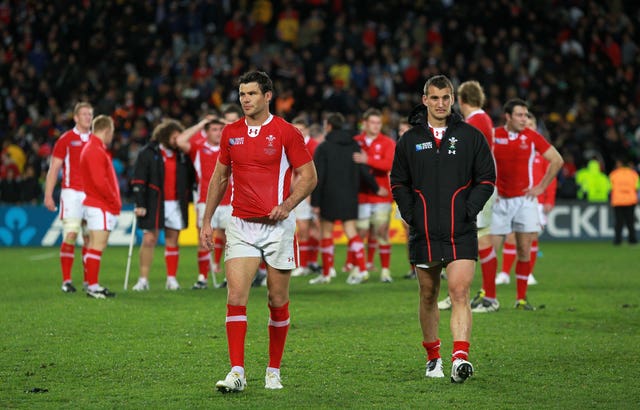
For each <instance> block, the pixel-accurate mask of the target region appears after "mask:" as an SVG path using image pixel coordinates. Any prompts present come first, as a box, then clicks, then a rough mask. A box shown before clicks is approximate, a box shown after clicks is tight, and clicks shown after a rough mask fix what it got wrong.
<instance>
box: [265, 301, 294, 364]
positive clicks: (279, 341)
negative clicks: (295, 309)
mask: <svg viewBox="0 0 640 410" xmlns="http://www.w3.org/2000/svg"><path fill="white" fill-rule="evenodd" d="M269 312H270V315H269V367H273V368H274V369H279V368H280V362H281V361H282V354H283V353H284V344H285V342H286V340H287V332H289V302H287V303H286V304H285V305H284V306H281V307H273V306H269Z"/></svg>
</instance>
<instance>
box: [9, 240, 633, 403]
mask: <svg viewBox="0 0 640 410" xmlns="http://www.w3.org/2000/svg"><path fill="white" fill-rule="evenodd" d="M540 248H541V250H542V251H543V252H544V256H543V257H542V258H540V259H539V263H538V268H537V272H536V277H537V279H538V280H539V281H540V284H539V285H537V286H534V287H531V288H530V291H529V299H530V301H531V303H532V304H534V305H536V306H538V307H541V305H544V307H543V308H541V309H538V310H537V311H536V312H522V311H514V310H513V308H512V307H511V306H512V305H513V303H514V301H515V285H514V284H513V282H514V281H513V280H512V284H511V285H507V286H500V287H498V296H499V299H500V301H501V303H502V309H501V310H500V311H499V312H498V313H495V314H484V315H482V314H474V323H473V335H472V339H471V361H472V362H473V364H474V366H475V370H476V374H475V376H474V377H473V378H471V379H469V380H468V381H467V382H466V383H464V384H462V385H457V384H456V385H454V384H451V383H450V382H449V380H448V378H446V379H441V380H427V379H426V378H425V377H424V360H425V359H424V356H425V355H424V351H423V348H422V346H421V333H420V329H419V326H418V320H417V284H416V282H415V281H413V280H404V279H402V276H403V275H404V273H405V272H406V270H407V266H406V260H405V258H404V256H405V253H404V249H403V248H402V247H399V246H396V247H395V248H394V256H393V268H394V269H393V274H394V276H395V278H396V280H395V282H394V283H392V284H382V283H379V282H377V273H376V272H374V273H373V274H372V278H371V281H370V283H367V284H363V285H359V286H348V285H346V284H345V283H344V279H345V277H344V274H342V275H340V277H339V278H338V279H337V280H334V282H333V283H331V284H329V285H323V286H310V285H308V284H307V280H308V278H294V279H293V280H292V286H291V297H292V302H291V315H292V317H291V330H290V332H289V338H288V343H287V349H286V352H285V357H284V361H283V366H282V375H283V384H284V386H285V388H284V389H283V390H280V391H266V390H265V389H264V388H263V383H264V382H263V377H264V368H265V366H266V360H267V349H268V340H267V329H266V324H267V317H268V311H267V307H266V291H265V289H264V288H260V289H253V290H252V296H251V299H250V304H249V307H248V317H249V328H248V334H247V349H246V369H247V377H248V388H247V390H246V391H245V392H243V393H240V394H229V395H222V394H220V393H218V392H216V391H215V390H214V388H213V385H214V383H215V381H216V380H218V379H220V378H223V377H224V376H225V374H226V373H227V371H228V359H227V347H226V337H225V327H224V316H225V296H226V292H225V291H224V290H213V289H208V290H204V291H191V290H181V291H178V292H168V291H165V290H164V279H163V276H164V274H163V271H164V268H163V265H162V250H161V249H158V251H157V252H156V258H155V259H156V261H155V264H154V271H153V273H152V279H151V286H152V289H151V291H150V292H147V293H134V292H131V291H128V292H123V291H122V283H123V278H124V267H125V261H126V248H109V249H107V250H106V252H105V253H104V258H103V274H102V276H101V282H102V283H103V284H104V285H106V286H108V287H109V288H110V289H112V290H114V291H116V292H118V295H117V297H116V298H115V299H113V300H93V299H89V298H87V297H86V296H85V295H84V293H83V292H78V293H76V294H73V295H67V294H63V293H62V292H61V291H60V288H59V286H60V283H59V282H60V277H59V273H58V271H59V268H58V259H57V255H56V254H57V250H56V249H53V248H34V249H18V248H16V249H12V248H2V249H0V256H1V258H0V266H2V268H1V269H0V271H1V272H2V273H0V289H1V294H2V298H1V299H0V315H1V316H0V317H1V318H2V320H1V324H2V330H1V332H2V333H1V338H0V342H1V343H0V349H1V350H0V408H16V407H18V408H38V409H39V408H182V409H192V408H231V407H233V408H278V409H279V408H338V407H340V408H385V409H386V408H429V409H431V408H434V409H439V408H498V409H502V408H505V409H511V408H514V409H515V408H531V409H544V408H557V409H574V408H575V409H578V408H611V409H620V408H638V407H640V382H638V379H637V378H636V374H635V371H636V370H637V366H638V352H639V351H640V350H639V349H640V348H639V347H638V345H639V344H640V309H639V306H638V305H639V304H640V268H639V267H638V265H639V264H638V261H639V260H640V257H639V252H640V248H631V247H629V246H626V245H623V246H621V247H613V246H611V245H610V244H609V243H542V244H541V246H540ZM336 249H337V256H336V265H337V266H340V265H341V263H342V261H343V260H344V256H343V255H344V248H343V247H337V248H336ZM182 251H183V253H182V255H181V261H180V274H179V280H180V282H181V284H182V286H183V287H185V288H188V287H190V285H191V284H192V283H193V282H194V281H195V276H196V274H195V272H196V263H195V261H196V252H195V249H194V248H184V249H183V250H182ZM76 262H78V260H77V261H76ZM132 271H133V272H132V278H131V282H130V284H133V283H134V282H135V279H136V278H137V264H136V263H134V264H133V269H132ZM79 272H80V266H79V263H76V266H74V277H75V278H76V284H78V285H79V284H80V281H79V280H78V279H79V278H80V273H79ZM480 281H481V276H480V274H477V275H476V279H475V286H474V289H477V288H478V287H479V285H480ZM444 292H445V291H444V290H443V295H444ZM440 329H441V339H442V351H443V356H445V357H447V356H448V355H449V353H450V351H451V336H450V332H449V313H448V312H443V313H442V316H441V326H440ZM445 363H448V362H447V361H445ZM448 371H449V367H448V365H447V366H445V373H447V372H448ZM33 389H46V390H47V392H39V393H38V392H31V391H32V390H33Z"/></svg>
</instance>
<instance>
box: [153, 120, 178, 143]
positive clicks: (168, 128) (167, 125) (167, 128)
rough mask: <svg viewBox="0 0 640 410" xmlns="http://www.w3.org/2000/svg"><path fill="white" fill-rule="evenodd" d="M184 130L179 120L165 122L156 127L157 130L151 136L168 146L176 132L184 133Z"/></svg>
mask: <svg viewBox="0 0 640 410" xmlns="http://www.w3.org/2000/svg"><path fill="white" fill-rule="evenodd" d="M183 130H184V127H183V126H182V124H180V122H178V121H177V120H173V119H169V120H163V121H162V122H161V123H160V124H158V125H157V126H156V128H154V130H153V133H152V134H151V139H152V140H154V141H158V142H159V143H161V144H162V145H164V146H168V145H169V141H171V135H172V134H173V133H174V132H176V131H177V132H182V131H183Z"/></svg>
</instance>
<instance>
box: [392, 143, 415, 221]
mask: <svg viewBox="0 0 640 410" xmlns="http://www.w3.org/2000/svg"><path fill="white" fill-rule="evenodd" d="M405 137H406V135H405ZM407 139H408V138H403V139H401V140H400V141H398V143H397V144H396V150H395V155H394V157H393V164H392V167H391V175H390V178H391V192H392V193H393V199H394V200H395V201H396V203H397V204H398V210H399V211H400V216H402V219H404V221H405V222H406V223H408V224H409V225H411V224H412V222H413V221H412V220H413V207H414V203H413V201H414V200H413V192H412V186H413V180H412V177H411V170H410V167H409V159H408V158H407V155H406V148H405V145H406V140H407Z"/></svg>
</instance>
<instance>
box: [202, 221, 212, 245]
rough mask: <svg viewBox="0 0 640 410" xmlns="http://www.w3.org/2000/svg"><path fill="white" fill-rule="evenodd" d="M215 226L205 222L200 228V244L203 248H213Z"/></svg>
mask: <svg viewBox="0 0 640 410" xmlns="http://www.w3.org/2000/svg"><path fill="white" fill-rule="evenodd" d="M212 239H213V228H211V226H210V225H207V224H204V226H203V227H202V228H201V229H200V245H201V246H202V247H203V248H207V249H213V240H212Z"/></svg>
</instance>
